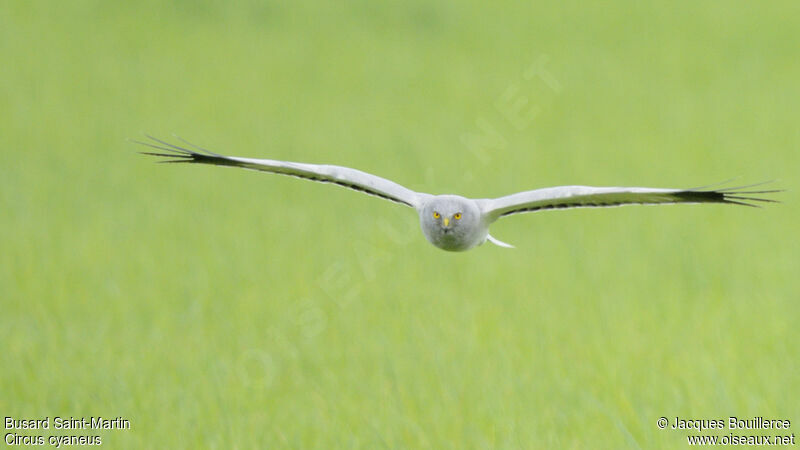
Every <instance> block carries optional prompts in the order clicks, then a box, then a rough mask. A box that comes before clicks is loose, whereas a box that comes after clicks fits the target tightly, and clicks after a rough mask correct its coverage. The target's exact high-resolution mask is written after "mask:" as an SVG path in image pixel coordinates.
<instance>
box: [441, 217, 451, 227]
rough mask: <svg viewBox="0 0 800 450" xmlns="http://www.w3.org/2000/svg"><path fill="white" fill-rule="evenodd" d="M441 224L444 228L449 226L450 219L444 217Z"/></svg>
mask: <svg viewBox="0 0 800 450" xmlns="http://www.w3.org/2000/svg"><path fill="white" fill-rule="evenodd" d="M442 223H444V226H445V227H446V226H448V225H450V219H449V218H447V217H445V218H444V219H442Z"/></svg>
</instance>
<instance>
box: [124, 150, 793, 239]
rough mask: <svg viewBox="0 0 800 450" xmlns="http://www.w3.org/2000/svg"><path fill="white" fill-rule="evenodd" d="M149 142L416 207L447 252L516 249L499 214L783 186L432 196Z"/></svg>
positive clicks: (188, 159) (187, 155)
mask: <svg viewBox="0 0 800 450" xmlns="http://www.w3.org/2000/svg"><path fill="white" fill-rule="evenodd" d="M147 138H148V139H149V141H147V142H143V141H134V142H136V143H138V144H141V145H145V146H148V147H151V148H154V149H156V150H158V151H159V152H158V153H156V152H152V151H147V152H142V153H143V154H146V155H152V156H159V157H164V158H169V159H167V160H163V161H161V162H167V163H193V164H211V165H215V166H227V167H241V168H243V169H251V170H258V171H261V172H270V173H277V174H281V175H289V176H293V177H297V178H305V179H307V180H312V181H318V182H320V183H331V184H336V185H339V186H343V187H346V188H349V189H353V190H356V191H360V192H363V193H365V194H369V195H374V196H376V197H380V198H382V199H385V200H389V201H392V202H395V203H400V204H402V205H406V206H409V207H411V208H414V209H415V210H416V212H417V214H418V215H419V222H420V226H421V227H422V233H423V234H424V235H425V238H427V240H428V241H429V242H430V243H431V244H433V245H435V246H436V247H438V248H440V249H442V250H447V251H454V252H458V251H465V250H469V249H471V248H474V247H476V246H478V245H481V244H483V243H484V242H486V241H487V240H488V241H489V242H492V243H493V244H496V245H499V246H501V247H513V246H512V245H509V244H507V243H505V242H502V241H500V240H498V239H495V238H494V237H492V236H491V235H490V234H489V226H490V225H491V224H492V223H494V222H495V221H496V220H497V219H500V218H501V217H506V216H511V215H514V214H520V213H527V212H535V211H543V210H548V209H567V208H602V207H611V206H623V205H632V204H646V205H655V204H674V203H726V204H734V205H745V206H757V204H756V203H758V202H768V203H775V202H776V200H772V199H768V198H762V197H760V196H759V197H754V195H760V194H773V193H776V192H780V191H781V190H778V189H772V190H764V189H755V186H761V185H763V184H765V183H759V184H754V185H749V186H741V187H736V188H727V189H708V188H707V187H704V188H694V189H659V188H647V187H592V186H558V187H549V188H543V189H535V190H532V191H523V192H518V193H516V194H511V195H506V196H504V197H498V198H480V199H472V198H467V197H462V196H460V195H433V194H427V193H424V192H415V191H412V190H411V189H408V188H406V187H404V186H401V185H400V184H397V183H395V182H393V181H390V180H387V179H385V178H381V177H379V176H376V175H372V174H369V173H366V172H362V171H360V170H356V169H351V168H349V167H342V166H332V165H324V164H304V163H297V162H289V161H276V160H270V159H252V158H240V157H236V156H224V155H220V154H217V153H214V152H211V151H209V150H205V149H203V148H200V147H197V146H195V145H194V144H191V143H189V142H187V141H185V140H183V139H181V138H178V139H180V140H181V141H182V142H183V143H184V144H185V145H186V146H185V147H184V146H180V145H175V144H172V143H169V142H166V141H163V140H161V139H156V138H154V137H152V136H147Z"/></svg>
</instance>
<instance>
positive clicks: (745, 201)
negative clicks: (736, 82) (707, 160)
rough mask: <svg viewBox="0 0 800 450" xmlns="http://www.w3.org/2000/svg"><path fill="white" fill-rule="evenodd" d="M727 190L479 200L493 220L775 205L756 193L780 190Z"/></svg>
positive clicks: (603, 191)
mask: <svg viewBox="0 0 800 450" xmlns="http://www.w3.org/2000/svg"><path fill="white" fill-rule="evenodd" d="M761 184H764V183H760V184H757V185H751V186H742V187H738V188H728V189H715V190H706V189H657V188H645V187H591V186H559V187H551V188H544V189H536V190H533V191H525V192H518V193H516V194H512V195H507V196H505V197H499V198H494V199H482V200H478V203H479V204H480V206H481V209H482V211H483V213H484V214H485V215H486V217H488V218H489V220H490V221H494V220H497V219H499V218H500V217H504V216H508V215H511V214H518V213H524V212H534V211H541V210H545V209H566V208H602V207H610V206H622V205H632V204H645V205H657V204H669V203H730V204H736V205H745V206H757V205H756V204H755V203H756V202H773V203H774V202H776V200H771V199H767V198H760V197H753V195H755V194H772V193H775V192H780V190H747V189H748V188H752V187H754V186H760V185H761Z"/></svg>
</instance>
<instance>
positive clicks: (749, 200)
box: [678, 180, 785, 208]
mask: <svg viewBox="0 0 800 450" xmlns="http://www.w3.org/2000/svg"><path fill="white" fill-rule="evenodd" d="M775 181H777V180H769V181H762V182H760V183H754V184H748V185H744V186H736V187H729V188H724V189H710V190H704V189H689V190H686V191H683V192H680V193H679V194H678V196H680V197H682V198H683V199H684V200H686V201H689V202H698V203H706V202H710V203H729V204H733V205H741V206H751V207H755V208H760V207H761V206H760V205H759V204H758V203H781V202H780V201H779V200H775V199H772V198H764V196H763V195H764V194H777V193H780V192H784V191H785V190H784V189H757V190H753V189H752V188H754V187H757V186H763V185H765V184H770V183H774V182H775ZM756 195H758V197H756Z"/></svg>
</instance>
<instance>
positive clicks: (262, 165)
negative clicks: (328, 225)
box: [134, 136, 427, 208]
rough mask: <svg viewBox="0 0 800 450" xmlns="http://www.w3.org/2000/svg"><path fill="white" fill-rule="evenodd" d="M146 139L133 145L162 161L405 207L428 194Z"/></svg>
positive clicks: (333, 171)
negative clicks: (337, 189)
mask: <svg viewBox="0 0 800 450" xmlns="http://www.w3.org/2000/svg"><path fill="white" fill-rule="evenodd" d="M147 137H148V138H149V139H150V140H151V142H143V141H134V142H136V143H137V144H141V145H145V146H148V147H151V148H154V149H156V150H159V151H160V152H161V153H155V152H143V153H144V154H147V155H153V156H161V157H165V158H171V159H169V160H165V161H163V162H175V163H199V164H211V165H217V166H228V167H241V168H244V169H251V170H258V171H261V172H271V173H277V174H281V175H289V176H293V177H298V178H304V179H307V180H312V181H318V182H320V183H332V184H337V185H339V186H343V187H346V188H349V189H353V190H356V191H360V192H364V193H366V194H370V195H374V196H377V197H380V198H383V199H386V200H390V201H393V202H396V203H400V204H403V205H407V206H410V207H412V208H416V207H417V206H419V204H420V203H421V201H422V199H423V197H424V196H425V195H427V194H423V193H419V192H414V191H412V190H411V189H408V188H406V187H404V186H401V185H399V184H397V183H395V182H393V181H390V180H387V179H385V178H381V177H379V176H377V175H372V174H369V173H366V172H362V171H360V170H356V169H351V168H349V167H341V166H331V165H324V164H305V163H296V162H289V161H275V160H270V159H251V158H239V157H235V156H223V155H219V154H217V153H214V152H211V151H208V150H205V149H202V148H199V147H197V146H195V145H193V144H190V143H188V142H186V141H183V142H184V143H185V144H186V145H188V146H191V147H192V148H193V149H189V148H185V147H181V146H178V145H175V144H170V143H168V142H166V141H162V140H160V139H156V138H154V137H152V136H147ZM178 139H180V138H178ZM181 140H182V139H181Z"/></svg>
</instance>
